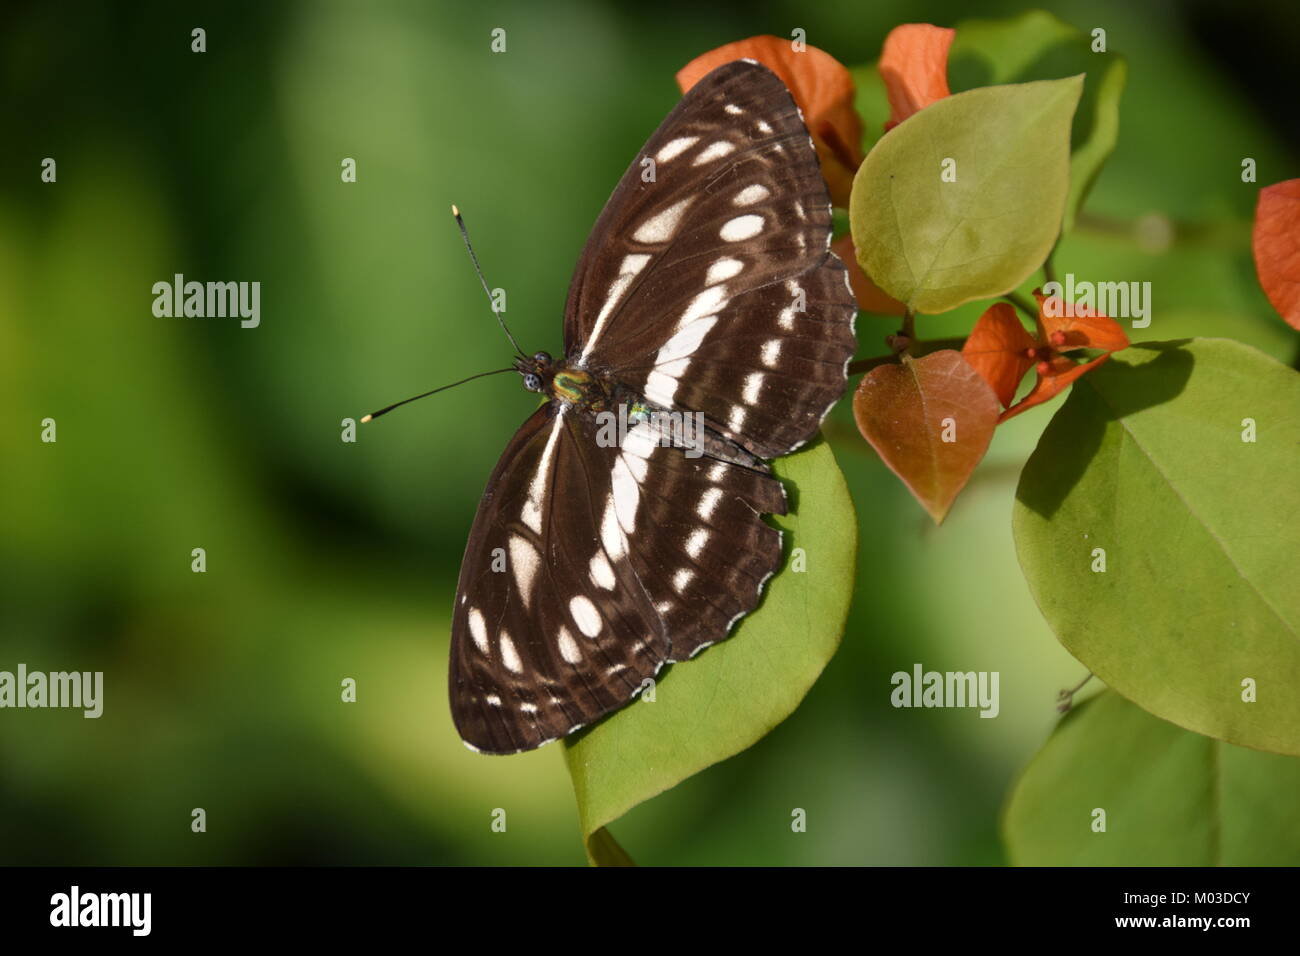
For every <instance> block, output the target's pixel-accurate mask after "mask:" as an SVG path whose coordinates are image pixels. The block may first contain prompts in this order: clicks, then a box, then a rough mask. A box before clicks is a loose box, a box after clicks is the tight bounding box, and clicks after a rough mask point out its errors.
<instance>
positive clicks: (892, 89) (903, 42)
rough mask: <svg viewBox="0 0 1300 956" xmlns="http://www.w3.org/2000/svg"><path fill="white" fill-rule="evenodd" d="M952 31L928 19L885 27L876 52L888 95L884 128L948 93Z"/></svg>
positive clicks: (953, 32) (896, 123)
mask: <svg viewBox="0 0 1300 956" xmlns="http://www.w3.org/2000/svg"><path fill="white" fill-rule="evenodd" d="M956 33H957V31H955V30H950V29H947V28H946V27H936V26H933V25H931V24H929V23H905V24H903V25H902V26H901V27H895V28H894V29H893V30H890V31H889V36H887V37H885V47H884V49H883V50H882V51H881V53H880V78H881V79H882V80H884V81H885V94H886V95H887V96H888V97H889V122H887V123H886V124H885V129H892V128H893V127H895V126H897V125H898V124H899V123H901V122H903V120H905V119H907V118H908V117H909V116H911V115H912V114H913V113H915V112H916V111H917V110H919V109H921V108H923V107H926V106H929V105H930V104H931V103H933V102H934V101H935V100H941V99H943V98H944V97H945V96H947V95H948V48H949V47H951V46H952V40H953V37H954V36H956Z"/></svg>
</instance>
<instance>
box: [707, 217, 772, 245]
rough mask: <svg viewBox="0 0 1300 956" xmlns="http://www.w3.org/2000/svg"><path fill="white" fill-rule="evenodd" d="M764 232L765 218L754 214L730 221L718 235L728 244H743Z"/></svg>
mask: <svg viewBox="0 0 1300 956" xmlns="http://www.w3.org/2000/svg"><path fill="white" fill-rule="evenodd" d="M762 231H763V217H762V216H756V215H753V214H750V215H746V216H737V217H736V218H735V219H728V220H727V221H726V223H724V224H723V226H722V229H721V230H720V231H719V232H718V235H719V236H721V237H722V239H723V240H724V241H726V242H743V241H744V240H746V239H753V238H754V237H755V236H757V235H758V234H759V233H760V232H762Z"/></svg>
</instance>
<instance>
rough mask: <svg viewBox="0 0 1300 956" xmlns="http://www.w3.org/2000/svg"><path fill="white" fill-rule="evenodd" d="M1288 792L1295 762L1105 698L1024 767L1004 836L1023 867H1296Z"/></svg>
mask: <svg viewBox="0 0 1300 956" xmlns="http://www.w3.org/2000/svg"><path fill="white" fill-rule="evenodd" d="M1297 793H1300V760H1296V759H1295V758H1294V757H1280V756H1277V755H1276V754H1264V753H1260V752H1258V751H1256V750H1247V749H1245V748H1243V747H1233V746H1231V745H1229V744H1225V743H1221V742H1220V741H1217V740H1212V739H1210V738H1209V737H1202V736H1200V735H1199V734H1193V733H1188V732H1187V731H1185V730H1180V729H1179V728H1177V727H1175V726H1174V725H1173V724H1169V723H1166V722H1165V721H1163V720H1157V719H1156V718H1155V717H1152V716H1151V715H1150V714H1148V713H1147V712H1146V711H1144V710H1142V709H1140V708H1138V707H1135V706H1134V705H1133V704H1132V703H1130V702H1129V701H1127V700H1125V699H1124V698H1123V697H1121V696H1120V695H1118V694H1115V693H1113V692H1109V691H1108V692H1105V693H1103V694H1101V695H1099V696H1098V697H1094V698H1093V699H1092V700H1089V701H1087V702H1086V703H1084V704H1081V705H1079V706H1078V707H1076V708H1075V709H1074V710H1073V711H1072V712H1071V713H1070V714H1068V715H1067V716H1066V717H1065V719H1064V720H1062V721H1061V723H1060V725H1059V726H1058V727H1057V729H1056V731H1055V733H1053V734H1052V736H1051V738H1050V739H1049V740H1048V741H1047V743H1046V744H1045V745H1044V746H1043V749H1042V750H1040V751H1039V752H1038V754H1037V755H1035V757H1034V759H1033V760H1032V761H1031V762H1030V763H1029V766H1028V767H1026V768H1025V771H1024V773H1023V774H1022V776H1021V777H1020V780H1019V781H1018V782H1017V783H1016V785H1015V787H1014V788H1013V789H1012V791H1011V796H1010V798H1009V800H1008V801H1007V806H1006V810H1005V811H1004V813H1003V819H1002V836H1003V840H1004V842H1005V843H1006V847H1007V854H1008V856H1009V857H1010V860H1011V862H1012V863H1014V864H1017V865H1021V866H1295V865H1296V864H1300V813H1296V794H1297ZM1097 809H1101V810H1104V811H1105V813H1106V816H1105V824H1106V830H1105V832H1094V830H1093V821H1094V819H1095V817H1094V811H1095V810H1097Z"/></svg>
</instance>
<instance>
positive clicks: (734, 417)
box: [727, 405, 749, 434]
mask: <svg viewBox="0 0 1300 956" xmlns="http://www.w3.org/2000/svg"><path fill="white" fill-rule="evenodd" d="M748 415H749V412H748V411H746V409H745V406H744V405H733V406H732V407H731V417H730V418H728V419H727V427H728V428H730V429H731V430H732V432H733V433H737V434H738V433H739V432H740V430H741V429H742V428H744V427H745V418H746V417H747V416H748Z"/></svg>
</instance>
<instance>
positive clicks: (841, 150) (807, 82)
mask: <svg viewBox="0 0 1300 956" xmlns="http://www.w3.org/2000/svg"><path fill="white" fill-rule="evenodd" d="M745 58H749V59H753V60H757V61H758V62H759V63H762V64H763V65H764V66H765V67H767V68H768V69H769V70H771V71H772V72H773V73H775V74H776V75H777V76H778V77H780V78H781V82H782V83H784V84H785V85H786V86H787V87H788V88H789V90H790V93H791V94H792V95H793V96H794V101H795V102H796V103H797V104H798V105H799V108H800V109H801V110H803V117H804V122H805V123H806V124H807V126H808V132H809V133H810V134H812V138H813V144H814V145H815V146H816V148H817V158H818V159H819V160H820V161H821V167H822V176H823V177H824V178H825V180H826V185H827V187H828V188H829V189H830V194H831V200H832V201H833V202H834V203H835V205H837V206H847V205H848V204H849V192H850V191H851V190H852V188H853V174H854V173H855V172H857V169H858V166H859V165H861V163H862V120H861V119H859V118H858V114H857V111H856V110H855V109H854V106H853V97H854V88H853V77H852V76H851V75H850V74H849V71H848V70H847V69H846V68H845V67H844V65H843V64H842V63H840V61H839V60H837V59H835V57H833V56H831V55H830V54H829V53H827V52H825V51H824V50H819V49H817V48H816V47H813V46H806V45H805V46H804V47H803V49H802V50H796V49H795V45H794V42H793V41H791V40H786V39H782V38H781V37H774V36H758V37H750V38H749V39H748V40H737V41H736V42H735V43H728V44H726V45H725V46H720V47H718V48H717V49H716V50H710V51H709V52H708V53H703V54H701V55H700V56H697V57H696V58H695V59H694V60H691V62H690V63H688V64H686V66H684V67H682V68H681V69H680V70H678V71H677V85H678V86H679V87H681V90H682V92H683V93H685V92H686V91H687V90H689V89H690V88H691V87H692V86H694V85H695V84H696V83H698V82H699V81H700V80H701V79H703V78H704V77H705V76H706V75H707V74H708V73H710V72H712V71H713V70H715V69H717V68H718V67H720V66H722V65H723V64H724V63H730V62H732V61H733V60H742V59H745Z"/></svg>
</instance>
